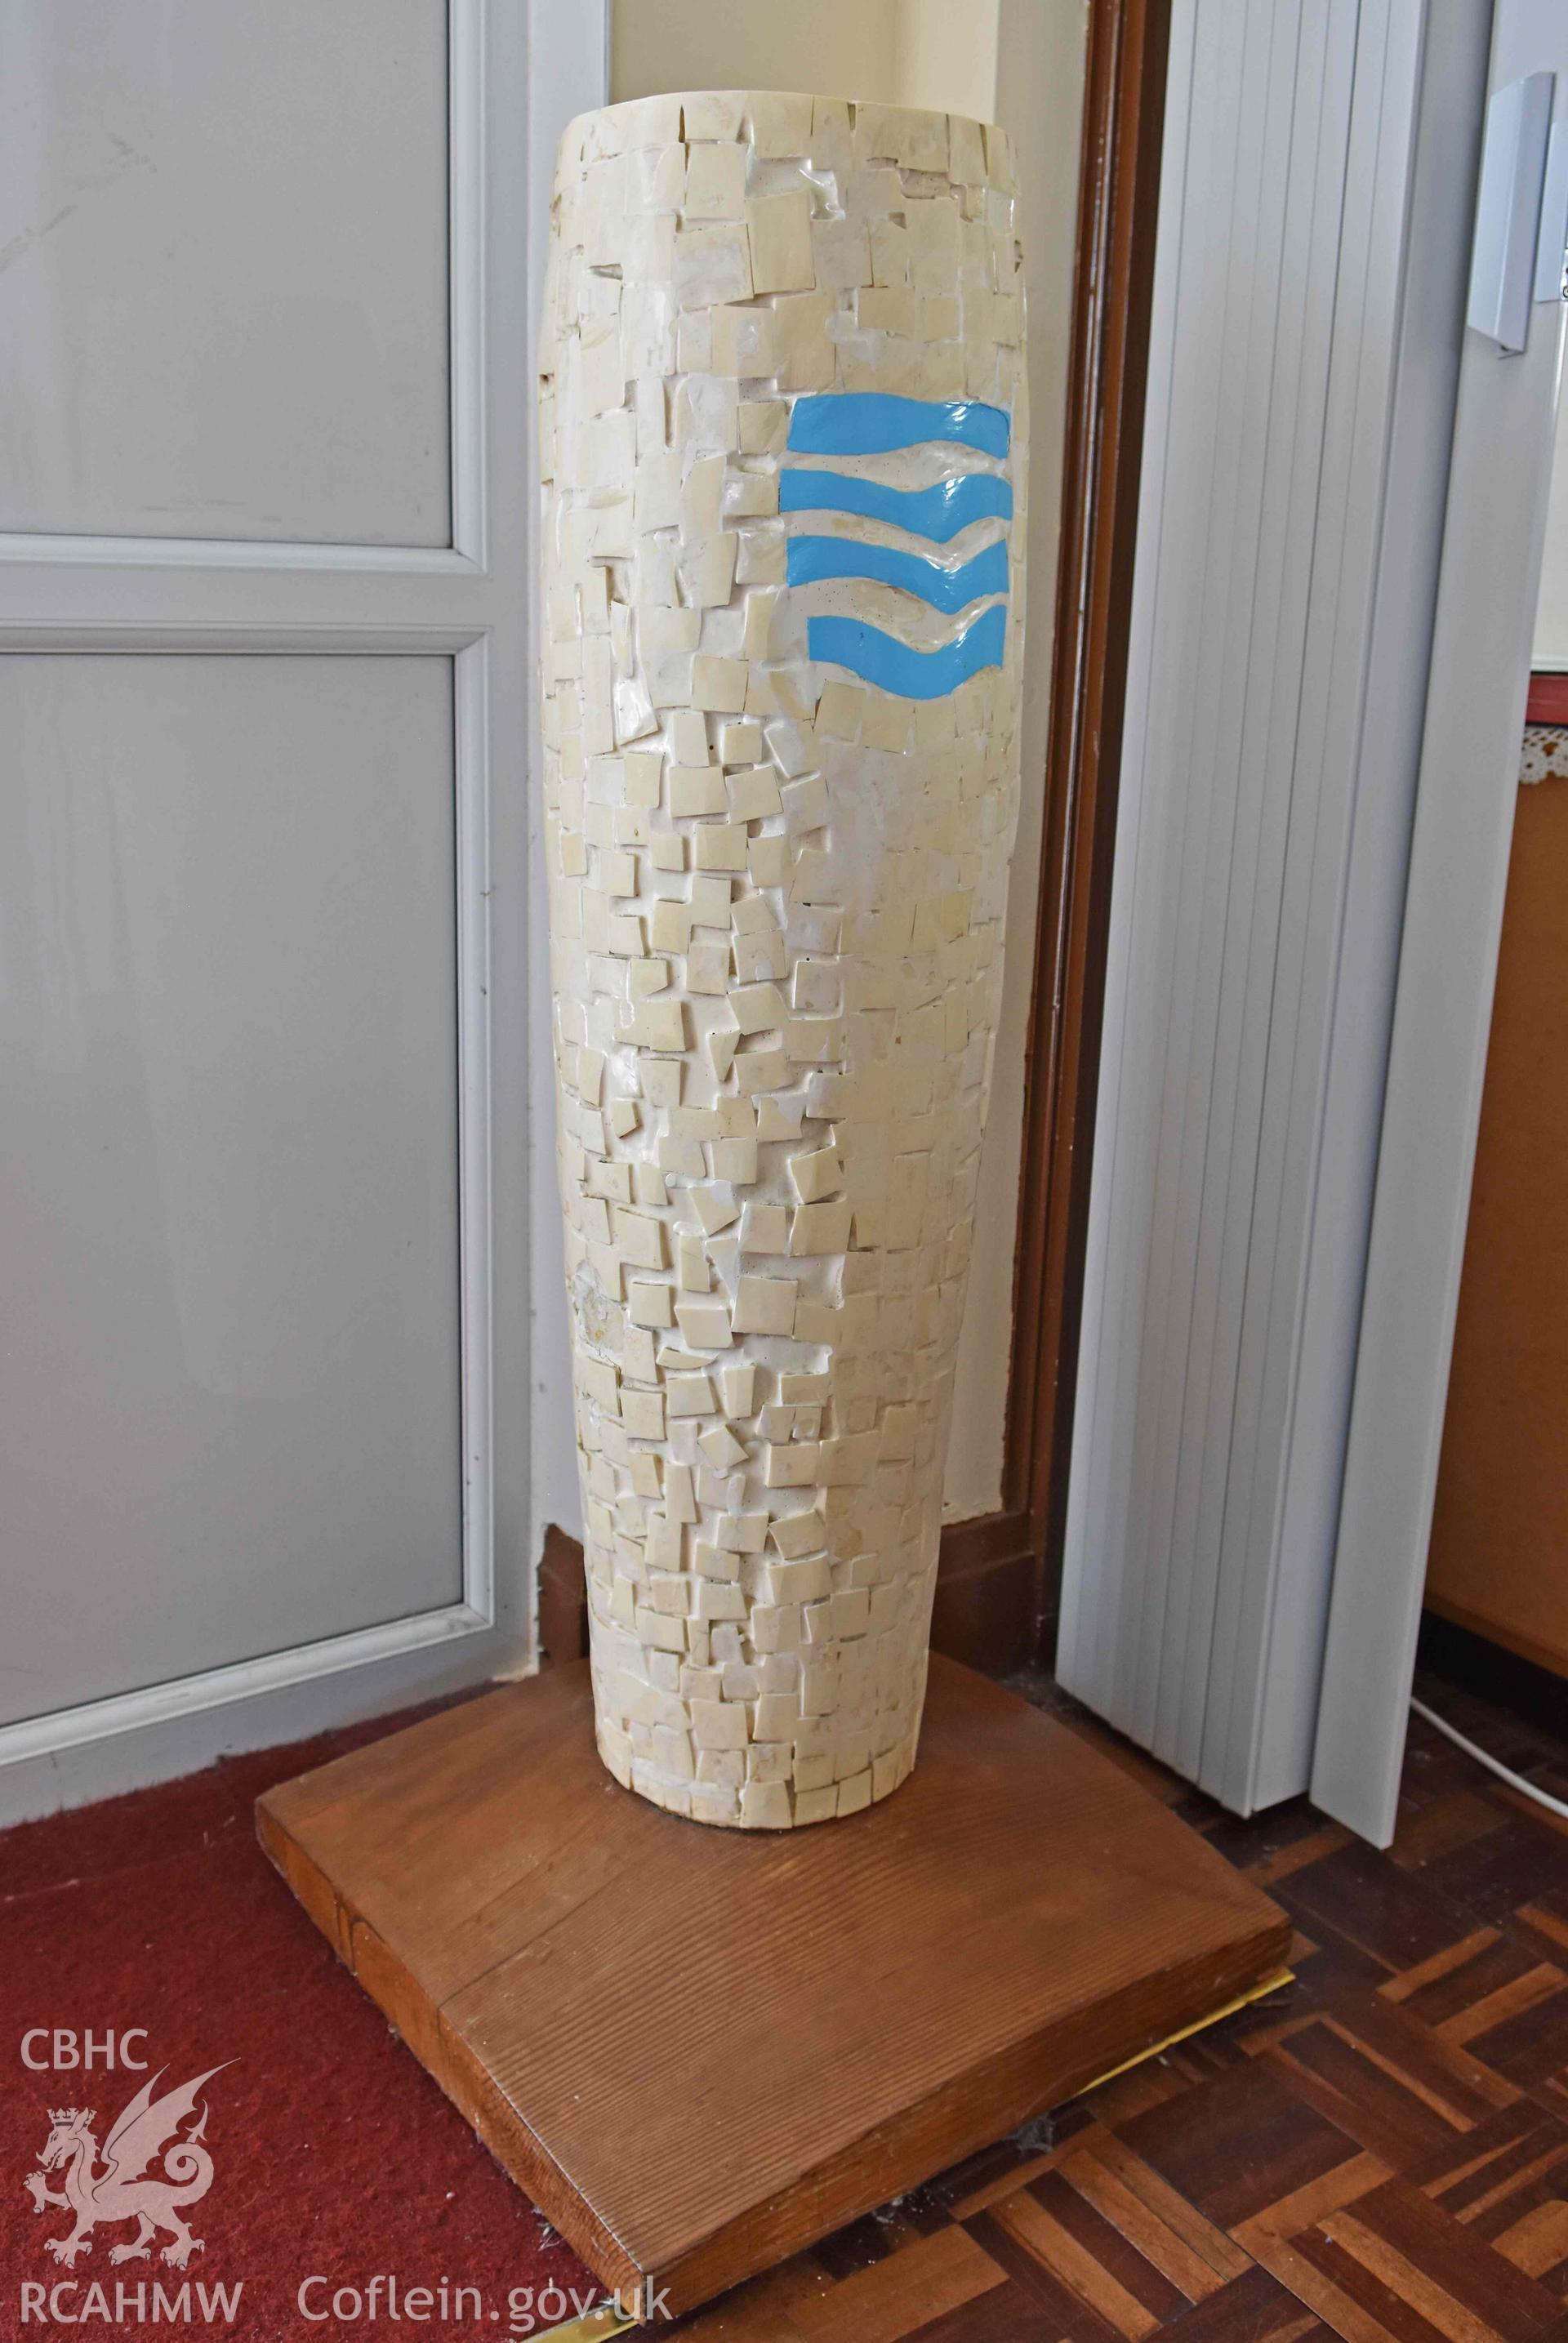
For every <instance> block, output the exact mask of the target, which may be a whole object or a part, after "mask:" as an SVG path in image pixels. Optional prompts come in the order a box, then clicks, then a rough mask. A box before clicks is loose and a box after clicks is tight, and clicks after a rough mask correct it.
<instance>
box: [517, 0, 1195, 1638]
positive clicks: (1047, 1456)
mask: <svg viewBox="0 0 1568 2343" xmlns="http://www.w3.org/2000/svg"><path fill="white" fill-rule="evenodd" d="M1170 25H1171V0H1090V11H1089V35H1088V53H1087V57H1086V61H1085V75H1084V113H1083V144H1082V163H1081V173H1080V183H1079V215H1078V236H1077V259H1076V265H1075V268H1074V283H1073V298H1072V321H1071V344H1070V357H1069V368H1068V393H1067V433H1066V441H1065V446H1064V449H1063V461H1062V488H1061V532H1060V556H1059V562H1058V569H1057V590H1056V625H1055V634H1054V637H1053V640H1052V648H1051V682H1050V722H1049V729H1048V735H1047V749H1046V775H1045V825H1044V840H1043V846H1042V850H1041V857H1040V910H1039V919H1038V924H1037V930H1036V940H1035V966H1034V981H1033V986H1032V992H1031V999H1030V1019H1029V1040H1028V1058H1027V1063H1026V1069H1025V1079H1024V1103H1023V1149H1022V1160H1021V1164H1020V1173H1019V1222H1018V1245H1017V1252H1016V1259H1015V1265H1014V1272H1013V1318H1012V1324H1013V1341H1012V1365H1011V1372H1010V1382H1009V1388H1008V1413H1007V1425H1006V1441H1005V1446H1004V1451H1003V1462H1002V1502H1001V1504H1000V1507H999V1508H998V1510H997V1511H996V1512H994V1513H982V1514H980V1515H979V1516H978V1517H977V1518H976V1519H974V1520H972V1521H966V1522H950V1523H948V1525H947V1527H946V1528H945V1529H944V1530H943V1532H942V1545H941V1561H940V1568H939V1571H938V1577H937V1596H936V1609H935V1613H934V1615H933V1618H932V1623H931V1641H932V1643H933V1644H935V1646H936V1647H937V1649H938V1650H939V1651H942V1652H946V1653H948V1654H950V1656H951V1657H952V1658H954V1659H959V1660H964V1661H967V1662H968V1663H969V1664H970V1666H971V1667H978V1668H983V1669H984V1670H986V1671H987V1673H988V1674H1005V1673H1007V1672H1009V1671H1010V1670H1011V1669H1014V1668H1019V1667H1025V1666H1028V1665H1030V1664H1032V1663H1034V1662H1035V1661H1036V1660H1038V1659H1040V1658H1041V1657H1046V1658H1049V1656H1050V1644H1051V1643H1052V1642H1053V1641H1054V1635H1055V1620H1056V1600H1057V1588H1058V1585H1059V1584H1060V1554H1061V1534H1062V1524H1063V1520H1064V1515H1065V1510H1066V1502H1067V1461H1068V1453H1069V1445H1070V1438H1071V1431H1072V1394H1073V1384H1074V1379H1075V1375H1076V1370H1077V1363H1078V1327H1079V1312H1080V1306H1081V1300H1082V1261H1083V1236H1084V1229H1085V1224H1086V1222H1087V1219H1088V1212H1089V1169H1090V1157H1091V1148H1092V1142H1093V1136H1094V1094H1095V1086H1096V1082H1097V1079H1098V1074H1099V1060H1100V1019H1101V999H1102V993H1103V981H1104V970H1105V935H1106V920H1107V915H1108V913H1109V910H1110V902H1111V855H1112V849H1113V847H1114V843H1115V834H1116V795H1117V779H1118V770H1119V767H1120V763H1121V711H1122V700H1123V697H1124V694H1125V689H1126V681H1127V638H1128V622H1129V618H1130V614H1131V602H1132V558H1133V549H1134V543H1135V538H1136V533H1137V521H1138V479H1139V468H1140V462H1141V453H1142V426H1143V393H1144V385H1145V381H1146V377H1147V370H1148V357H1149V317H1150V306H1151V293H1152V288H1153V279H1154V226H1155V215H1156V207H1157V205H1158V202H1159V181H1160V140H1161V126H1162V124H1163V119H1164V106H1165V68H1166V57H1167V51H1168V48H1169V41H1170ZM1026 167H1027V158H1026ZM1015 883H1016V881H1015ZM539 1641H540V1644H541V1645H542V1647H543V1649H544V1650H545V1651H546V1652H548V1653H549V1654H552V1655H553V1656H555V1657H557V1658H561V1659H567V1658H578V1657H580V1656H581V1655H582V1654H584V1653H586V1651H587V1649H588V1609H587V1604H586V1602H585V1600H584V1596H583V1584H582V1548H581V1547H580V1545H578V1544H577V1541H576V1540H575V1539H572V1538H568V1536H567V1535H566V1534H565V1533H564V1532H562V1531H560V1530H558V1529H554V1528H552V1529H550V1530H549V1531H548V1532H547V1534H546V1543H545V1554H544V1559H543V1561H542V1562H541V1564H540V1568H539Z"/></svg>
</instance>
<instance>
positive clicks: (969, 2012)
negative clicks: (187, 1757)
mask: <svg viewBox="0 0 1568 2343" xmlns="http://www.w3.org/2000/svg"><path fill="white" fill-rule="evenodd" d="M258 1826H259V1830H260V1835H261V1841H262V1845H264V1847H265V1848H266V1852H267V1854H268V1855H270V1856H271V1858H272V1860H273V1862H274V1863H276V1865H277V1867H278V1869H279V1870H280V1871H281V1872H282V1873H283V1875H284V1876H285V1878H286V1880H287V1881H288V1883H289V1885H290V1886H291V1887H292V1888H293V1889H294V1891H295V1893H296V1895H297V1896H298V1897H299V1899H300V1901H301V1902H302V1903H303V1904H304V1906H305V1907H306V1909H307V1911H308V1912H309V1913H310V1915H311V1916H312V1918H313V1919H315V1920H316V1922H317V1925H318V1926H320V1927H321V1928H322V1929H323V1930H324V1931H325V1933H326V1934H327V1936H328V1937H330V1939H331V1941H332V1943H333V1945H334V1946H336V1948H337V1953H338V1955H339V1956H340V1957H341V1958H342V1959H343V1960H344V1961H345V1962H346V1963H347V1966H349V1968H351V1969H352V1970H353V1972H354V1974H355V1976H357V1978H358V1979H359V1981H360V1983H361V1984H362V1985H363V1986H364V1987H365V1989H366V1991H367V1993H369V1994H370V1995H371V1996H372V1997H373V1998H374V1999H375V2000H376V2001H377V2003H379V2005H380V2006H381V2007H382V2008H383V2009H384V2010H385V2011H386V2013H387V2016H388V2017H389V2018H390V2019H391V2020H392V2023H393V2024H394V2025H395V2026H397V2029H398V2031H399V2032H400V2033H401V2034H402V2036H403V2037H404V2039H405V2041H406V2042H407V2044H408V2046H409V2048H410V2049H411V2050H413V2051H414V2053H415V2055H416V2056H417V2057H418V2058H419V2059H421V2060H422V2062H423V2063H424V2065H425V2066H427V2067H428V2068H429V2070H430V2072H431V2074H432V2075H434V2076H435V2077H436V2079H437V2082H439V2083H440V2085H441V2087H442V2088H443V2089H444V2090H445V2091H446V2092H447V2095H448V2096H449V2097H451V2098H452V2099H453V2100H454V2101H455V2102H456V2103H457V2106H458V2107H460V2108H461V2109H462V2111H463V2113H464V2115H465V2116H466V2117H467V2118H468V2120H469V2121H470V2122H471V2123H472V2124H473V2126H474V2127H475V2128H476V2130H477V2132H478V2133H479V2135H480V2136H481V2137H482V2138H483V2139H484V2140H485V2141H486V2142H487V2145H488V2147H490V2149H491V2151H492V2152H493V2154H494V2155H495V2156H496V2157H498V2159H499V2161H500V2162H501V2163H502V2164H503V2165H504V2166H505V2167H506V2169H507V2170H508V2172H509V2173H511V2174H512V2176H513V2177H514V2178H515V2179H516V2180H517V2181H518V2184H519V2186H520V2187H523V2188H525V2189H526V2190H527V2191H528V2195H529V2196H530V2197H532V2198H533V2200H534V2202H535V2203H536V2204H537V2205H538V2206H539V2207H540V2208H541V2209H542V2211H543V2212H544V2213H546V2214H547V2215H548V2217H549V2219H550V2220H551V2221H553V2222H554V2223H555V2225H556V2227H558V2229H559V2230H560V2231H561V2232H562V2234H563V2235H564V2236H565V2237H568V2239H569V2240H570V2242H571V2244H572V2245H573V2246H574V2247H576V2248H577V2250H578V2253H579V2254H580V2255H581V2256H582V2258H583V2259H584V2260H585V2261H586V2262H587V2263H588V2265H589V2266H590V2267H591V2268H593V2270H594V2271H595V2272H596V2273H597V2274H598V2276H599V2277H600V2278H603V2279H604V2281H605V2283H606V2285H607V2286H610V2287H618V2288H621V2289H622V2290H623V2292H624V2293H627V2294H629V2293H630V2291H631V2289H632V2288H636V2287H638V2286H639V2285H644V2284H645V2283H646V2281H648V2280H649V2279H651V2280H652V2281H653V2282H654V2284H655V2286H656V2287H657V2288H658V2289H660V2290H662V2292H663V2296H664V2299H665V2301H666V2302H667V2303H668V2307H669V2308H672V2309H674V2310H681V2309H685V2308H689V2307H690V2306H691V2305H693V2304H695V2303H698V2302H701V2301H705V2300H706V2299H707V2298H709V2296H710V2295H714V2294H717V2293H719V2291H720V2290H721V2289H722V2288H725V2287H728V2286H731V2285H733V2284H735V2283H736V2282H737V2281H738V2280H739V2279H740V2278H748V2277H750V2276H751V2275H753V2274H754V2273H755V2272H756V2271H758V2270H760V2269H765V2268H768V2267H769V2265H770V2264H772V2263H773V2262H776V2261H778V2260H779V2259H781V2258H782V2257H783V2256H785V2255H786V2254H789V2253H792V2252H795V2251H797V2250H798V2249H799V2248H800V2247H803V2246H806V2245H809V2243H810V2242H811V2241H812V2240H813V2239H814V2238H817V2237H823V2236H825V2235H827V2234H828V2233H829V2231H830V2230H832V2229H835V2228H837V2227H839V2226H840V2224H842V2223H843V2222H845V2221H848V2220H850V2219H853V2218H854V2217H856V2216H858V2215H859V2214H861V2213H864V2212H866V2211H868V2210H869V2208H870V2207H873V2206H876V2205H879V2204H881V2203H883V2202H884V2201H885V2200H886V2199H887V2198H888V2197H893V2196H896V2195H897V2194H899V2192H900V2191H901V2190H903V2189H905V2188H908V2187H912V2186H913V2185H914V2184H915V2183H916V2182H917V2181H920V2180H921V2179H924V2178H926V2177H929V2176H930V2174H932V2173H934V2172H937V2171H940V2170H941V2169H942V2168H943V2167H945V2166H947V2165H950V2164H952V2163H955V2162H957V2161H958V2160H959V2159H960V2157H964V2156H966V2155H969V2154H970V2153H971V2152H972V2151H973V2150H975V2149H976V2148H979V2147H983V2146H984V2145H985V2144H986V2143H987V2142H988V2141H990V2140H992V2139H996V2138H1000V2137H1001V2136H1002V2135H1003V2134H1004V2133H1006V2132H1008V2131H1010V2130H1012V2129H1013V2128H1015V2127H1017V2126H1018V2125H1019V2124H1020V2123H1023V2122H1025V2121H1027V2120H1028V2118H1029V2117H1031V2116H1033V2115H1037V2114H1039V2113H1040V2112H1041V2111H1042V2110H1043V2109H1045V2108H1047V2107H1051V2106H1053V2105H1056V2104H1057V2103H1059V2102H1060V2100H1062V2099H1064V2098H1067V2097H1070V2096H1071V2094H1072V2093H1073V2092H1074V2091H1075V2090H1076V2089H1078V2088H1080V2087H1081V2086H1082V2085H1083V2084H1084V2083H1086V2082H1088V2081H1089V2080H1091V2078H1092V2077H1095V2076H1098V2075H1102V2074H1104V2073H1105V2072H1106V2070H1107V2069H1108V2068H1110V2067H1112V2066H1116V2065H1117V2064H1118V2063H1119V2061H1121V2060H1122V2059H1125V2058H1128V2057H1130V2056H1134V2055H1135V2054H1136V2053H1138V2052H1139V2051H1141V2050H1142V2049H1145V2048H1147V2047H1148V2046H1149V2045H1151V2043H1154V2042H1158V2041H1161V2040H1162V2039H1164V2038H1165V2037H1166V2036H1169V2035H1171V2034H1172V2033H1174V2032H1175V2031H1177V2030H1178V2029H1179V2028H1180V2027H1181V2026H1184V2025H1187V2024H1189V2023H1190V2022H1191V2020H1192V2019H1194V2018H1197V2017H1201V2016H1204V2015H1205V2014H1206V2013H1207V2012H1209V2011H1211V2010H1212V2009H1215V2008H1216V2007H1218V2006H1220V2005H1221V2004H1222V2003H1223V2002H1225V2001H1227V2000H1228V1999H1229V1998H1231V1996H1235V1995H1238V1994H1241V1993H1243V1992H1245V1991H1246V1990H1247V1989H1248V1988H1249V1987H1250V1986H1255V1985H1256V1984H1257V1983H1259V1981H1260V1980H1261V1979H1262V1978H1263V1977H1265V1976H1268V1975H1269V1974H1270V1973H1271V1971H1272V1970H1273V1969H1275V1968H1277V1967H1278V1966H1279V1963H1280V1960H1281V1957H1282V1953H1283V1950H1284V1947H1285V1944H1286V1942H1287V1939H1288V1936H1289V1928H1288V1925H1287V1923H1286V1921H1285V1919H1284V1916H1283V1915H1282V1913H1281V1912H1280V1911H1279V1910H1278V1908H1277V1907H1276V1906H1274V1905H1272V1904H1271V1903H1270V1902H1269V1900H1268V1898H1267V1897H1266V1896H1262V1895H1261V1894H1260V1893H1259V1892H1258V1891H1257V1890H1256V1889H1255V1888H1253V1887H1250V1886H1249V1885H1247V1884H1246V1882H1245V1881H1244V1880H1243V1879H1242V1878H1241V1877H1240V1875H1238V1874H1237V1873H1235V1872H1234V1871H1232V1870H1231V1868H1230V1866H1229V1865H1227V1864H1225V1863H1224V1862H1223V1861H1221V1858H1220V1857H1219V1856H1218V1855H1215V1854H1214V1853H1213V1852H1212V1850H1211V1848H1210V1847H1208V1846H1207V1845H1204V1843H1203V1841H1202V1840H1201V1839H1200V1838H1199V1837H1197V1836H1196V1835H1195V1834H1194V1833H1193V1832H1191V1830H1189V1829H1188V1828H1187V1827H1186V1825H1184V1824H1182V1823H1180V1822H1178V1821H1177V1820H1176V1819H1175V1818H1174V1816H1172V1815H1170V1814H1169V1813H1167V1811H1166V1810H1165V1808H1164V1807H1162V1806H1161V1805H1159V1804H1158V1802H1157V1801H1156V1800H1155V1799H1153V1798H1151V1796H1150V1795H1148V1793H1147V1792H1146V1791H1145V1790H1143V1789H1142V1788H1141V1787H1140V1786H1139V1785H1137V1784H1136V1783H1135V1782H1133V1781H1132V1780H1131V1779H1130V1777H1129V1776H1128V1775H1126V1774H1125V1773H1123V1772H1122V1771H1121V1769H1120V1767H1118V1766H1116V1765H1113V1764H1111V1762H1110V1760H1109V1759H1107V1758H1105V1757H1103V1756H1101V1755H1100V1754H1099V1753H1098V1752H1097V1751H1096V1750H1094V1749H1091V1747H1089V1746H1088V1745H1086V1744H1085V1743H1084V1742H1083V1741H1081V1739H1080V1738H1079V1737H1078V1736H1077V1735H1075V1734H1073V1733H1071V1732H1070V1731H1069V1730H1068V1729H1067V1728H1066V1727H1065V1726H1064V1725H1060V1724H1057V1723H1055V1722H1054V1721H1053V1720H1052V1719H1051V1718H1050V1717H1048V1716H1043V1715H1040V1713H1039V1712H1038V1711H1037V1710H1035V1709H1033V1708H1031V1707H1030V1705H1029V1704H1028V1703H1027V1702H1026V1701H1023V1700H1020V1699H1019V1698H1018V1697H1017V1695H1016V1694H1012V1693H1008V1692H1004V1691H1002V1690H1001V1689H1000V1687H999V1686H998V1685H996V1684H990V1683H989V1682H987V1681H986V1679H985V1678H984V1677H981V1676H977V1675H973V1674H970V1671H969V1670H968V1669H966V1668H960V1667H959V1666H957V1665H955V1664H954V1663H952V1662H951V1661H947V1660H942V1659H940V1658H933V1660H932V1662H931V1674H930V1692H929V1694H928V1697H927V1703H926V1714H925V1725H924V1729H923V1732H922V1735H921V1740H920V1762H919V1764H918V1765H917V1766H916V1768H915V1771H914V1774H913V1775H911V1777H910V1780H909V1781H908V1782H907V1783H906V1784H905V1785H904V1786H903V1788H902V1789H900V1790H899V1791H898V1792H897V1793H896V1794H895V1795H893V1796H892V1797H890V1798H889V1799H887V1800H886V1801H885V1802H884V1803H883V1804H881V1805H876V1806H872V1807H869V1808H868V1809H867V1811H866V1812H865V1813H863V1814H859V1815H854V1816H853V1817H851V1818H849V1819H848V1820H846V1821H842V1822H832V1823H825V1824H822V1825H818V1826H817V1827H816V1828H814V1829H809V1830H798V1831H793V1832H784V1833H780V1834H779V1835H762V1834H758V1833H741V1832H731V1831H725V1830H716V1829H712V1828H709V1827H707V1826H705V1825H701V1824H698V1823H689V1822H683V1821H681V1820H680V1819H679V1818H678V1817H677V1816H675V1815H667V1814H663V1813H661V1812H659V1811H658V1809H657V1808H656V1807H653V1806H650V1805H646V1804H645V1803H644V1801H643V1800H642V1799H641V1798H638V1797H634V1796H633V1795H631V1794H630V1793H629V1792H628V1791H626V1790H623V1789H621V1788H619V1787H618V1785H617V1784H616V1783H615V1782H613V1781H612V1780H611V1779H610V1777H609V1775H608V1774H607V1773H606V1772H605V1770H604V1768H603V1766H602V1765H600V1763H599V1760H598V1755H597V1753H596V1751H595V1748H594V1744H593V1725H592V1706H591V1700H590V1695H589V1689H588V1668H587V1665H586V1664H577V1665H575V1666H571V1667H567V1668H560V1669H553V1670H551V1671H549V1672H548V1673H547V1674H544V1675H542V1676H538V1677H536V1678H535V1679H534V1680H533V1681H531V1682H530V1683H527V1684H508V1685H506V1686H504V1687H502V1689H500V1690H499V1691H498V1692H494V1693H490V1694H487V1695H486V1696H485V1697H484V1698H483V1699H480V1700H477V1701H474V1702H471V1703H469V1704H467V1706H464V1707H461V1708H457V1709H452V1710H448V1711H447V1712H446V1713H445V1714H444V1715H439V1716H434V1717H431V1718H428V1719H427V1721H426V1722H425V1723H423V1724H421V1725H412V1726H410V1727H409V1728H408V1729H407V1731H405V1732H402V1733H398V1734H396V1735H393V1736H392V1737H391V1738H389V1739H387V1740H386V1741H382V1742H379V1743H377V1744H375V1745H372V1746H371V1747H369V1748H366V1749H361V1750H358V1751H357V1752H356V1753H355V1754H354V1755H351V1756H348V1757H342V1758H339V1759H338V1760H337V1763H336V1764H334V1765H324V1766H323V1767H321V1769H320V1770H319V1771H318V1772H317V1773H314V1774H307V1775H302V1776H301V1777H300V1779H299V1780H297V1781H295V1782H288V1783H286V1784H284V1785H282V1787H280V1788H278V1789H276V1790H273V1791H270V1792H269V1793H268V1794H267V1795H266V1797H264V1798H263V1799H262V1800H261V1802H260V1806H259V1809H258ZM644 2299H645V2300H646V2296H645V2297H644Z"/></svg>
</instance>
